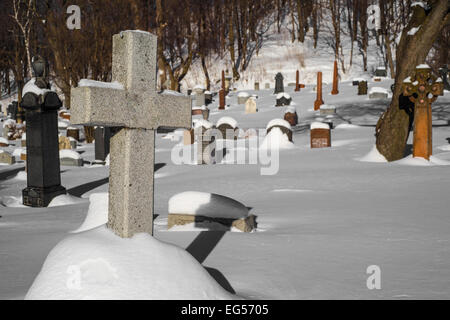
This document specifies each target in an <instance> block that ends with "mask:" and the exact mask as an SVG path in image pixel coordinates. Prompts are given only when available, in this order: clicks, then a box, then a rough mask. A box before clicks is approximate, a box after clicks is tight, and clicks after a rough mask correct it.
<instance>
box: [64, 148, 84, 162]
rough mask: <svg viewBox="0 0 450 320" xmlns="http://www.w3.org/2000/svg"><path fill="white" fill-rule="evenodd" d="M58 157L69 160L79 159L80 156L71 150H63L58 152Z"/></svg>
mask: <svg viewBox="0 0 450 320" xmlns="http://www.w3.org/2000/svg"><path fill="white" fill-rule="evenodd" d="M59 157H60V158H70V159H75V160H77V159H81V155H80V154H79V153H78V152H76V151H73V150H69V149H63V150H59Z"/></svg>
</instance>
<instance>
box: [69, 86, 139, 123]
mask: <svg viewBox="0 0 450 320" xmlns="http://www.w3.org/2000/svg"><path fill="white" fill-rule="evenodd" d="M70 105H71V111H72V112H71V114H72V123H73V124H83V125H98V126H107V127H109V126H111V127H121V126H127V125H128V123H129V116H130V114H129V111H128V110H127V101H126V91H125V90H121V89H113V88H102V87H78V88H72V90H71V96H70Z"/></svg>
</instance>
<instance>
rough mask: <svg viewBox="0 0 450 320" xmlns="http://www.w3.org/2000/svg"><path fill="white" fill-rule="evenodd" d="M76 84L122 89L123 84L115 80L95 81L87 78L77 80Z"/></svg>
mask: <svg viewBox="0 0 450 320" xmlns="http://www.w3.org/2000/svg"><path fill="white" fill-rule="evenodd" d="M78 86H79V87H95V88H106V89H116V90H124V87H123V85H122V84H121V83H119V82H117V81H114V82H102V81H95V80H89V79H81V80H80V81H79V82H78Z"/></svg>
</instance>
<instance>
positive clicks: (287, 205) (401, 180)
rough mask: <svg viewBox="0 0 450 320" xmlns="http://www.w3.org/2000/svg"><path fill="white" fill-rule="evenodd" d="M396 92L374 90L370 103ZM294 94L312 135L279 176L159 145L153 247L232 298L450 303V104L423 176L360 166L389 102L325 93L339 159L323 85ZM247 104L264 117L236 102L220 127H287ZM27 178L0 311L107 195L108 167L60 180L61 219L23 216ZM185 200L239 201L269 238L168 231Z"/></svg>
mask: <svg viewBox="0 0 450 320" xmlns="http://www.w3.org/2000/svg"><path fill="white" fill-rule="evenodd" d="M331 67H332V65H330V70H329V72H331ZM324 72H325V70H324ZM390 84H391V81H389V80H385V81H383V82H381V83H378V82H377V83H374V82H372V81H370V82H369V89H370V87H373V86H377V87H384V88H389V86H390ZM285 88H286V91H287V92H288V93H289V94H290V95H291V97H292V98H293V103H294V105H295V107H296V109H297V113H298V115H299V121H300V124H299V125H298V126H297V127H295V128H294V135H293V142H294V145H295V147H294V148H289V149H285V150H284V149H283V150H280V162H279V171H278V173H277V174H276V175H265V176H264V175H261V174H260V167H261V166H260V165H241V164H236V165H233V164H216V165H202V166H197V165H174V164H173V163H172V161H171V151H172V148H173V147H174V146H175V145H176V144H177V143H179V142H180V141H173V140H172V139H167V138H164V135H163V134H158V136H157V139H156V160H155V163H156V165H155V166H156V173H155V177H156V179H155V214H157V215H158V216H157V218H156V219H155V232H154V236H155V237H156V238H157V239H159V240H161V241H163V242H166V243H170V244H175V245H177V246H179V247H181V248H183V249H184V248H186V249H187V251H188V252H189V253H190V254H192V255H193V256H194V258H196V259H197V260H198V261H200V262H201V263H202V265H203V266H204V267H205V268H206V270H207V271H208V272H209V274H210V275H212V276H213V277H214V278H215V279H216V280H217V281H218V282H219V283H220V284H221V285H222V286H223V287H225V288H226V289H228V290H229V291H234V292H235V293H236V294H237V295H238V296H241V297H244V298H255V299H266V298H267V299H314V298H331V299H342V298H350V299H356V298H362V299H369V298H381V299H390V298H394V299H395V298H398V299H405V298H412V299H418V298H427V299H428V298H438V299H439V298H449V297H450V247H449V243H450V234H449V232H448V230H450V213H449V209H448V208H449V207H450V198H449V197H448V193H449V190H450V174H449V173H450V166H449V164H450V148H449V145H450V144H449V141H448V139H449V138H450V127H449V125H450V122H449V121H450V93H449V92H446V94H445V96H444V97H439V99H438V100H437V102H436V103H435V104H433V118H434V119H433V120H434V127H433V152H434V156H435V160H436V161H434V162H433V163H431V164H428V165H423V164H424V162H423V161H420V159H410V158H408V157H406V158H405V159H403V160H401V161H397V162H393V163H385V162H367V161H360V160H361V159H362V158H364V157H365V156H366V155H367V154H368V153H369V152H371V150H372V148H373V145H374V143H375V138H374V130H375V129H374V125H375V123H376V121H377V120H378V118H379V116H380V114H381V112H382V111H383V110H384V109H385V108H386V106H387V104H388V103H389V101H388V100H368V98H367V96H357V95H356V93H357V87H353V86H351V82H344V83H341V84H340V87H339V90H340V94H339V95H337V96H332V95H330V94H329V92H331V85H327V86H324V98H323V99H324V101H325V103H326V104H332V105H335V106H336V107H337V115H336V116H335V117H334V124H335V126H337V128H336V129H334V130H332V147H331V148H326V149H313V150H312V149H310V147H309V130H308V125H309V123H311V122H312V121H315V120H316V118H318V117H320V116H318V115H317V113H315V112H313V111H312V108H313V102H314V99H315V92H313V85H308V86H307V87H306V88H305V89H302V91H301V92H299V93H296V92H293V87H288V86H287V82H285ZM247 92H248V93H250V94H257V95H258V96H259V98H258V99H257V107H258V109H259V112H258V113H256V114H245V112H244V106H243V105H238V104H237V93H233V94H232V96H231V97H230V98H229V99H228V101H227V102H228V103H229V104H230V108H228V109H227V110H225V111H218V110H217V101H216V102H214V104H213V105H212V106H209V107H210V109H211V116H210V120H211V121H212V122H216V121H217V120H218V119H219V118H221V117H222V116H230V117H233V118H234V119H236V120H237V122H238V127H239V128H241V129H248V128H256V129H258V128H261V129H265V128H266V125H267V123H268V122H269V121H270V120H272V119H274V118H280V117H282V116H283V114H284V111H285V109H286V107H274V105H275V96H274V95H273V89H272V90H261V91H259V92H254V91H251V90H247ZM322 118H324V117H322ZM319 120H320V119H319ZM349 124H351V125H349ZM410 143H411V138H410ZM93 147H94V146H93V145H84V144H83V145H82V146H81V147H79V148H78V149H77V151H79V152H81V153H82V154H81V155H82V157H83V159H84V160H85V161H93V160H94V159H93V155H94V149H93ZM9 149H11V151H13V150H14V149H17V147H16V148H15V147H9ZM228 151H229V152H230V151H232V150H228ZM16 154H17V152H16ZM19 154H20V153H19ZM362 160H367V158H365V159H362ZM370 160H376V159H375V157H373V156H372V157H370ZM23 167H24V165H23V162H19V163H17V164H15V165H13V166H0V198H1V199H0V203H1V206H0V216H1V218H0V275H1V276H0V299H21V298H24V296H25V295H26V294H27V291H28V289H29V288H30V286H31V284H32V283H33V281H34V279H35V277H36V276H37V275H38V273H39V272H40V270H41V267H42V265H43V263H44V261H45V259H46V257H47V255H48V253H49V252H50V250H52V249H53V248H54V247H55V246H56V245H57V244H58V243H60V242H61V240H63V239H65V238H67V237H71V236H69V234H68V232H70V231H72V230H75V229H77V228H79V227H80V225H81V224H82V223H83V221H84V220H85V217H86V213H87V211H88V206H89V200H88V198H89V196H90V195H91V194H93V193H98V192H107V190H108V184H107V183H108V167H102V166H92V167H91V166H89V165H85V166H84V167H62V184H63V185H64V186H65V187H66V188H67V190H68V191H69V194H70V195H71V197H68V198H66V199H60V201H59V202H58V201H57V204H58V205H57V206H52V207H49V208H41V209H33V208H28V207H23V206H21V205H20V203H21V190H22V189H23V188H24V187H25V185H26V179H24V174H23V171H20V170H23ZM17 172H19V173H17ZM16 174H18V175H17V176H16ZM184 191H200V192H210V193H216V194H221V195H224V196H227V197H230V198H233V199H236V200H237V201H239V202H241V203H243V204H244V205H245V206H247V207H250V208H251V209H250V214H254V215H256V216H257V222H258V228H257V231H255V232H252V233H242V232H205V231H203V232H202V231H185V232H181V231H179V230H180V229H178V228H177V229H176V230H177V231H168V230H167V215H168V201H169V199H170V198H171V197H172V196H173V195H175V194H177V193H180V192H184ZM75 200H76V201H75ZM65 203H66V204H65ZM67 203H70V204H67ZM69 239H70V238H69ZM65 241H67V240H65ZM371 265H377V266H379V267H380V269H381V287H382V289H381V290H368V289H367V286H366V280H367V278H368V276H369V275H368V274H367V273H366V269H367V267H369V266H371ZM151 272H152V270H149V273H151ZM149 290H152V288H151V287H150V288H149Z"/></svg>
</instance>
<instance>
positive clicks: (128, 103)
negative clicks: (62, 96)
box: [71, 31, 191, 238]
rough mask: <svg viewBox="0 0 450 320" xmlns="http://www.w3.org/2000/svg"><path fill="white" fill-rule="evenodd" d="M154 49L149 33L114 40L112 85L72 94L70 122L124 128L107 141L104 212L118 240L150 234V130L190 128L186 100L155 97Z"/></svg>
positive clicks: (92, 84) (94, 84) (86, 84)
mask: <svg viewBox="0 0 450 320" xmlns="http://www.w3.org/2000/svg"><path fill="white" fill-rule="evenodd" d="M156 49H157V37H156V36H155V35H153V34H151V33H148V32H142V31H124V32H121V33H120V34H116V35H114V36H113V61H112V83H102V82H98V81H83V86H80V87H78V88H74V89H72V93H71V108H72V123H74V124H83V125H99V126H106V127H108V126H110V127H124V128H123V129H122V130H121V131H120V132H119V133H117V134H116V135H115V136H114V137H113V138H112V139H111V164H110V175H109V193H110V196H109V212H108V227H109V228H110V229H112V230H113V231H114V232H115V233H116V234H117V235H119V236H121V237H123V238H128V237H131V236H133V234H135V233H140V232H147V233H150V234H152V233H153V178H154V177H153V175H154V145H155V130H156V129H157V128H158V127H160V126H163V127H172V128H177V127H179V128H190V127H191V100H190V98H189V97H186V96H178V95H164V94H158V93H157V92H156V73H157V72H156ZM118 84H121V85H122V86H123V88H122V87H121V86H120V85H118Z"/></svg>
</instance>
